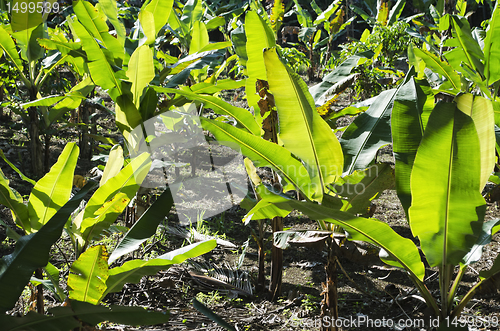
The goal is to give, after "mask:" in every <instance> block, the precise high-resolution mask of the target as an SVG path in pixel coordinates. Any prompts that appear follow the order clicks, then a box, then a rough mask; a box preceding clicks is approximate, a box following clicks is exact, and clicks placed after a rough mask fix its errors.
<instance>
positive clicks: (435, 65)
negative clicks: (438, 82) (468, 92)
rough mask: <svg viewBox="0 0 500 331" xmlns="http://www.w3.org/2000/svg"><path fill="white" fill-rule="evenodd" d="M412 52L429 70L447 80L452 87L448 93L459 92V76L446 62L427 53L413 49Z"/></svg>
mask: <svg viewBox="0 0 500 331" xmlns="http://www.w3.org/2000/svg"><path fill="white" fill-rule="evenodd" d="M413 52H414V54H415V56H416V57H419V58H421V59H422V60H423V61H424V62H425V64H426V65H427V67H429V69H431V70H433V71H434V72H435V73H437V74H440V75H442V76H444V77H445V78H446V79H447V80H448V82H449V83H450V84H451V87H452V90H451V91H450V93H453V94H456V93H458V92H459V91H460V88H461V80H460V75H459V74H458V73H457V71H456V70H455V69H454V68H453V67H452V66H450V65H449V64H448V63H446V62H443V61H441V60H440V59H439V58H438V57H437V56H435V55H434V54H432V53H430V52H428V51H425V50H422V49H419V48H415V47H413Z"/></svg>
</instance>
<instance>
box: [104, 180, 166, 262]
mask: <svg viewBox="0 0 500 331" xmlns="http://www.w3.org/2000/svg"><path fill="white" fill-rule="evenodd" d="M173 204H174V200H173V198H172V193H171V191H170V189H169V188H167V189H166V190H165V191H164V192H163V193H162V194H161V195H160V196H159V197H158V198H157V199H156V201H155V202H154V203H153V204H152V205H151V206H150V207H149V208H148V209H147V210H146V211H145V212H144V214H142V215H141V217H140V218H139V219H138V220H137V222H135V223H134V225H133V226H132V227H131V228H130V230H129V231H128V232H127V233H126V234H125V236H124V237H123V238H122V239H121V240H120V242H119V243H118V245H117V246H116V248H115V249H114V250H113V252H112V253H111V256H110V257H109V264H111V263H113V262H114V261H115V260H116V259H118V258H119V257H121V256H123V255H125V254H128V253H131V252H133V251H135V250H136V249H137V248H139V247H140V246H141V244H142V243H143V242H145V241H146V240H148V239H149V238H150V237H151V236H152V235H154V234H155V233H156V228H157V227H158V225H159V224H160V222H161V221H163V220H164V219H165V216H167V214H168V213H169V212H170V209H171V208H172V205H173Z"/></svg>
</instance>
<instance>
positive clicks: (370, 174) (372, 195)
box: [331, 163, 394, 215]
mask: <svg viewBox="0 0 500 331" xmlns="http://www.w3.org/2000/svg"><path fill="white" fill-rule="evenodd" d="M393 186H394V171H393V169H392V168H391V166H390V165H389V164H387V163H380V164H375V165H373V166H371V167H369V168H368V169H366V170H356V171H354V172H353V173H352V174H350V175H349V176H345V177H343V178H341V179H339V180H338V181H337V182H335V183H334V184H333V185H331V187H332V188H333V189H334V190H335V192H337V194H338V195H340V196H341V197H343V198H345V200H343V201H344V202H345V203H344V206H343V207H342V209H341V210H342V211H346V212H348V213H351V214H353V215H356V214H365V213H366V212H367V211H368V210H369V208H370V203H371V201H372V200H374V199H376V198H377V197H378V196H379V195H380V193H382V191H384V190H386V189H390V188H392V187H393Z"/></svg>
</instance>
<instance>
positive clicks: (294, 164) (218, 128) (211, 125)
mask: <svg viewBox="0 0 500 331" xmlns="http://www.w3.org/2000/svg"><path fill="white" fill-rule="evenodd" d="M200 120H201V124H202V126H203V128H204V129H206V130H209V131H210V132H211V133H212V134H213V135H214V136H215V138H216V139H217V141H218V142H219V143H220V144H222V145H226V146H229V147H231V148H233V149H234V150H241V153H242V154H243V155H244V156H246V157H248V158H249V159H250V160H252V161H253V163H254V164H255V166H256V167H266V166H269V167H272V168H273V169H275V170H277V171H278V172H280V174H281V175H282V176H283V178H284V179H285V180H286V181H287V182H288V183H291V184H293V185H294V186H295V187H297V188H299V189H300V190H302V192H303V193H304V194H305V195H306V196H307V197H312V195H313V192H314V191H313V190H312V187H311V186H312V185H311V181H310V178H309V175H308V174H307V170H306V168H305V167H304V166H303V165H302V163H301V162H300V161H299V160H297V159H296V158H294V157H293V156H292V154H291V153H290V151H288V150H287V149H285V148H283V147H281V146H279V145H277V144H273V143H271V142H269V141H267V140H264V139H262V138H260V137H256V136H254V135H252V134H250V133H247V132H245V131H243V130H241V129H237V128H235V127H233V126H232V125H229V124H226V123H222V122H217V121H213V120H209V119H206V118H203V117H202V118H200Z"/></svg>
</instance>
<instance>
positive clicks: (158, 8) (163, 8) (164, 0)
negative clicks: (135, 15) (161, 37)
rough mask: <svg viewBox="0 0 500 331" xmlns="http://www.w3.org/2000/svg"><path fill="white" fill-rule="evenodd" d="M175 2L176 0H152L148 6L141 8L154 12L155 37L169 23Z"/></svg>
mask: <svg viewBox="0 0 500 331" xmlns="http://www.w3.org/2000/svg"><path fill="white" fill-rule="evenodd" d="M173 4H174V0H152V1H151V2H149V3H148V5H147V6H146V8H144V9H142V8H141V11H143V10H145V11H148V12H150V13H152V14H153V19H154V28H155V33H154V35H155V37H156V36H157V35H158V32H160V30H161V28H163V26H164V25H165V24H167V21H168V17H169V16H170V13H171V11H172V6H173Z"/></svg>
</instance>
